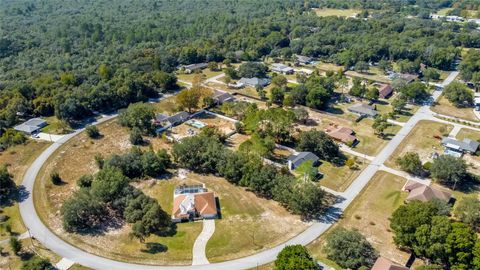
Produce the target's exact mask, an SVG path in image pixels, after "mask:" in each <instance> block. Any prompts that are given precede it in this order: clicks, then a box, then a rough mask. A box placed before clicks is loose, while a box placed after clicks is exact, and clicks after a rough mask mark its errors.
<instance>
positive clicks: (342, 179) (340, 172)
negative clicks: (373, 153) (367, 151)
mask: <svg viewBox="0 0 480 270" xmlns="http://www.w3.org/2000/svg"><path fill="white" fill-rule="evenodd" d="M346 157H347V158H351V156H350V155H346ZM367 162H368V160H364V159H360V158H357V162H356V164H357V168H356V169H350V168H349V167H348V166H345V165H344V166H335V165H333V164H332V163H330V162H327V161H322V164H321V165H320V166H319V167H318V170H319V171H320V172H321V173H322V174H323V178H322V179H320V181H319V183H320V185H322V186H325V187H327V188H330V189H333V190H335V191H340V192H342V191H345V190H346V189H347V188H348V187H349V186H350V184H351V183H352V182H353V180H355V178H356V177H357V176H358V175H359V174H360V172H362V170H363V169H365V167H366V166H367V164H368V163H367Z"/></svg>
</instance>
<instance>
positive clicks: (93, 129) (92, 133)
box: [85, 126, 100, 139]
mask: <svg viewBox="0 0 480 270" xmlns="http://www.w3.org/2000/svg"><path fill="white" fill-rule="evenodd" d="M85 132H87V135H88V137H90V138H92V139H95V138H98V137H100V131H98V128H97V126H88V127H87V128H85Z"/></svg>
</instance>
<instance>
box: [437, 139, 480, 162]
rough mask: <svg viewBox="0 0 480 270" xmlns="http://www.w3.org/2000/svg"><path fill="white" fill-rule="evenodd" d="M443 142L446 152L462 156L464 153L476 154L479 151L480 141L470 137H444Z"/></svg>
mask: <svg viewBox="0 0 480 270" xmlns="http://www.w3.org/2000/svg"><path fill="white" fill-rule="evenodd" d="M442 144H443V146H444V147H445V149H446V150H445V154H447V155H452V156H456V157H460V156H461V155H462V154H464V153H469V154H475V152H477V149H478V146H479V145H480V143H479V142H477V141H473V140H470V139H468V138H465V139H463V140H462V141H459V140H456V139H454V138H449V137H445V138H443V139H442Z"/></svg>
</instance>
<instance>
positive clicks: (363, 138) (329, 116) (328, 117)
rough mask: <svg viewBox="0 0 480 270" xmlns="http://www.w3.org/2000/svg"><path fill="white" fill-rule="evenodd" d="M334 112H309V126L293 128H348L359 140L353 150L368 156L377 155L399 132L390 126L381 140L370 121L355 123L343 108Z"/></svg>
mask: <svg viewBox="0 0 480 270" xmlns="http://www.w3.org/2000/svg"><path fill="white" fill-rule="evenodd" d="M351 105H353V104H349V106H351ZM334 111H335V113H321V112H316V111H313V110H309V116H310V119H311V120H313V121H311V122H312V123H310V124H309V125H296V127H295V128H296V129H300V130H310V129H313V128H315V129H317V130H322V131H323V130H324V129H325V128H326V127H327V126H328V125H330V124H336V125H339V126H344V127H349V128H351V129H353V131H355V133H356V136H357V139H358V140H359V143H358V144H357V145H356V146H355V147H354V150H355V151H358V152H360V153H363V154H366V155H370V156H373V155H375V154H377V153H378V152H379V151H380V150H381V149H382V148H383V146H384V145H385V144H387V142H388V139H389V138H391V137H393V136H394V135H395V134H396V133H397V132H398V130H400V127H399V126H391V127H389V128H388V129H387V130H386V131H385V133H386V134H387V136H386V137H385V139H382V138H380V137H378V136H377V135H375V134H374V131H373V128H372V124H373V120H372V119H363V120H361V121H360V122H355V119H356V118H357V116H356V115H353V114H351V113H348V112H346V110H344V109H343V108H340V107H337V108H335V109H334Z"/></svg>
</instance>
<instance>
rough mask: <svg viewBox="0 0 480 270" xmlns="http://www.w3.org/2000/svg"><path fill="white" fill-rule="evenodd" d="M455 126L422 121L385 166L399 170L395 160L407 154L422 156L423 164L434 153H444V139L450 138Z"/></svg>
mask: <svg viewBox="0 0 480 270" xmlns="http://www.w3.org/2000/svg"><path fill="white" fill-rule="evenodd" d="M452 128H453V126H451V125H447V124H442V123H437V122H432V121H426V120H423V121H420V122H418V124H417V125H416V126H415V127H414V128H413V129H412V131H411V132H410V133H409V134H408V135H407V137H406V138H405V139H404V140H403V141H402V143H401V144H400V145H399V146H398V147H397V149H396V150H395V152H393V154H392V155H391V156H390V158H389V159H388V160H387V162H385V165H387V166H389V167H392V168H398V166H397V165H396V163H395V160H396V159H397V158H398V157H401V156H403V155H404V154H405V153H407V152H416V153H418V155H419V156H420V160H421V161H422V162H426V161H429V160H431V155H432V154H433V153H434V152H437V153H439V154H440V153H442V152H443V147H442V144H441V142H442V137H443V136H445V135H446V136H448V134H449V133H450V131H451V130H452Z"/></svg>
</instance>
